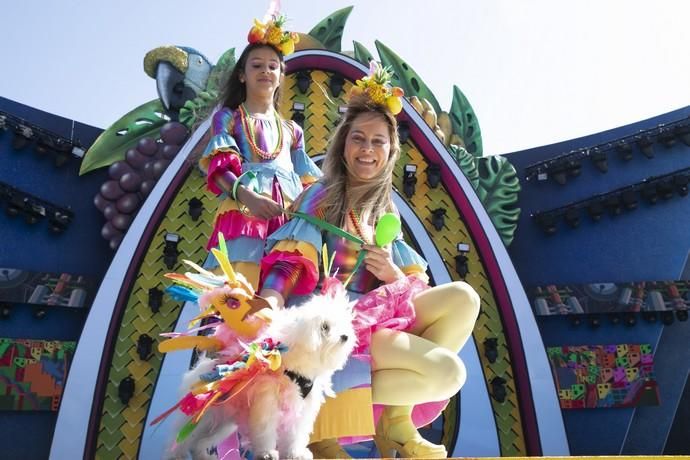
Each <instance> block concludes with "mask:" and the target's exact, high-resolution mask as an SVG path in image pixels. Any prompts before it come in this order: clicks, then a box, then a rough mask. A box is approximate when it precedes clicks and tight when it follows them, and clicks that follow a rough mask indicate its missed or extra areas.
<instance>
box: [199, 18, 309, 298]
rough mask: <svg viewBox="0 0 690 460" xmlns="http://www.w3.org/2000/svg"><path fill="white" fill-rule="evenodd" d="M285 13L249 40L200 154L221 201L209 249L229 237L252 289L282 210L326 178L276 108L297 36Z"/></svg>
mask: <svg viewBox="0 0 690 460" xmlns="http://www.w3.org/2000/svg"><path fill="white" fill-rule="evenodd" d="M283 22H284V17H282V16H273V17H272V19H271V20H270V21H268V23H266V24H262V23H259V22H258V21H256V22H255V26H254V27H253V28H252V30H251V31H250V33H249V40H250V44H249V45H248V46H247V47H246V48H245V50H244V51H243V52H242V55H241V56H240V58H239V60H238V61H237V64H236V65H235V67H234V69H233V71H232V74H231V75H230V78H229V79H228V82H227V85H226V86H225V88H224V91H223V93H222V95H221V104H222V106H223V107H222V108H221V109H220V110H219V111H218V112H216V113H215V115H214V116H213V122H212V128H211V129H212V133H213V137H212V139H211V141H210V142H209V144H208V146H207V148H206V151H205V152H204V155H203V157H202V159H201V160H200V166H201V168H202V169H203V170H204V171H206V174H207V183H208V188H209V190H210V191H212V192H213V193H215V194H216V195H218V196H219V198H220V204H219V206H218V210H217V214H216V218H215V224H214V228H213V232H212V234H211V237H210V239H209V242H208V245H207V248H208V249H209V250H210V249H211V248H212V247H216V246H217V245H218V233H219V232H222V233H223V235H224V237H225V239H226V240H228V250H229V253H230V254H231V262H232V263H233V265H234V267H235V269H236V271H238V272H240V273H242V274H243V275H244V276H245V277H246V278H247V279H248V281H249V282H250V283H252V285H253V286H254V287H256V285H257V281H258V274H259V270H258V262H259V261H260V260H261V256H262V255H263V248H264V241H265V239H266V237H267V236H268V235H270V234H271V233H272V232H273V231H274V230H275V229H277V228H278V227H280V225H282V224H283V223H284V222H285V217H284V216H283V214H282V213H283V208H284V207H285V206H286V205H289V204H290V203H291V202H292V201H293V200H294V199H295V198H296V197H297V195H299V193H300V192H301V191H302V189H303V187H304V186H305V185H308V184H310V183H312V182H314V181H315V180H316V179H318V178H319V177H320V176H321V172H320V171H319V169H318V167H317V166H316V165H315V164H314V162H312V160H311V159H310V158H309V157H308V156H307V154H306V153H305V151H304V139H303V132H302V129H301V128H300V127H299V126H298V125H297V124H296V123H294V122H293V121H287V120H284V119H283V118H282V117H281V116H280V115H279V114H278V112H277V110H276V105H277V101H278V100H279V97H280V85H281V83H282V81H283V78H284V76H285V74H284V71H285V64H284V62H283V56H284V53H289V52H292V49H294V41H295V40H296V35H294V34H290V33H288V32H284V31H282V25H283Z"/></svg>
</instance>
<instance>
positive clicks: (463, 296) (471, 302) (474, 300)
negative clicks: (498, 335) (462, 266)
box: [444, 281, 481, 319]
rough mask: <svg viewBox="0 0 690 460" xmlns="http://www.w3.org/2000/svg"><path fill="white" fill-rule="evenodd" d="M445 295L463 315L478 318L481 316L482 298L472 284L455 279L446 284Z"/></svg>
mask: <svg viewBox="0 0 690 460" xmlns="http://www.w3.org/2000/svg"><path fill="white" fill-rule="evenodd" d="M445 288H446V289H445V292H444V297H446V298H447V300H446V301H447V302H448V303H449V304H450V305H452V306H453V307H454V309H455V310H456V311H458V312H459V313H462V315H463V316H469V317H471V318H472V319H476V318H477V316H479V305H480V303H481V300H480V298H479V294H477V291H475V290H474V288H473V287H472V286H470V285H469V284H467V283H466V282H464V281H453V282H452V283H449V284H447V285H446V286H445Z"/></svg>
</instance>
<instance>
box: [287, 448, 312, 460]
mask: <svg viewBox="0 0 690 460" xmlns="http://www.w3.org/2000/svg"><path fill="white" fill-rule="evenodd" d="M285 457H286V458H291V459H294V460H313V459H314V454H312V453H311V451H310V450H309V449H307V448H306V447H305V448H302V449H296V450H294V451H291V452H287V453H286V455H285Z"/></svg>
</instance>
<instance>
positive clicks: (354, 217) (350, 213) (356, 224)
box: [347, 208, 371, 244]
mask: <svg viewBox="0 0 690 460" xmlns="http://www.w3.org/2000/svg"><path fill="white" fill-rule="evenodd" d="M347 215H348V216H349V217H350V222H352V226H353V227H354V228H355V232H356V233H357V235H359V237H360V238H362V239H363V240H364V242H365V243H367V244H371V243H369V239H368V238H367V237H365V236H364V232H363V231H362V227H361V221H360V218H359V216H358V215H357V214H356V213H355V210H354V209H352V208H350V210H349V211H348V213H347Z"/></svg>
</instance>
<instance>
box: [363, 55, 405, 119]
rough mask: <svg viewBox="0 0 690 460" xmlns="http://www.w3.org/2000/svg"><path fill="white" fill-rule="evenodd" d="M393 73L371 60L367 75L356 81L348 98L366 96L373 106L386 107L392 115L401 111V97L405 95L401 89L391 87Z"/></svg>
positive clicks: (388, 68)
mask: <svg viewBox="0 0 690 460" xmlns="http://www.w3.org/2000/svg"><path fill="white" fill-rule="evenodd" d="M392 76H393V72H392V70H391V68H390V67H388V66H386V67H382V66H381V64H379V63H378V62H376V61H374V60H372V61H371V62H370V63H369V74H368V75H367V76H366V77H362V78H361V79H360V80H357V82H356V84H355V85H354V86H353V87H352V89H351V90H350V97H352V96H358V95H366V96H368V97H369V99H371V101H372V102H373V103H374V104H377V105H382V106H384V107H386V108H387V109H388V110H390V112H391V113H392V114H393V115H397V114H399V113H400V111H401V110H402V97H403V96H404V95H405V93H404V92H403V90H402V88H399V87H397V86H391V84H390V82H391V78H392Z"/></svg>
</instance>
